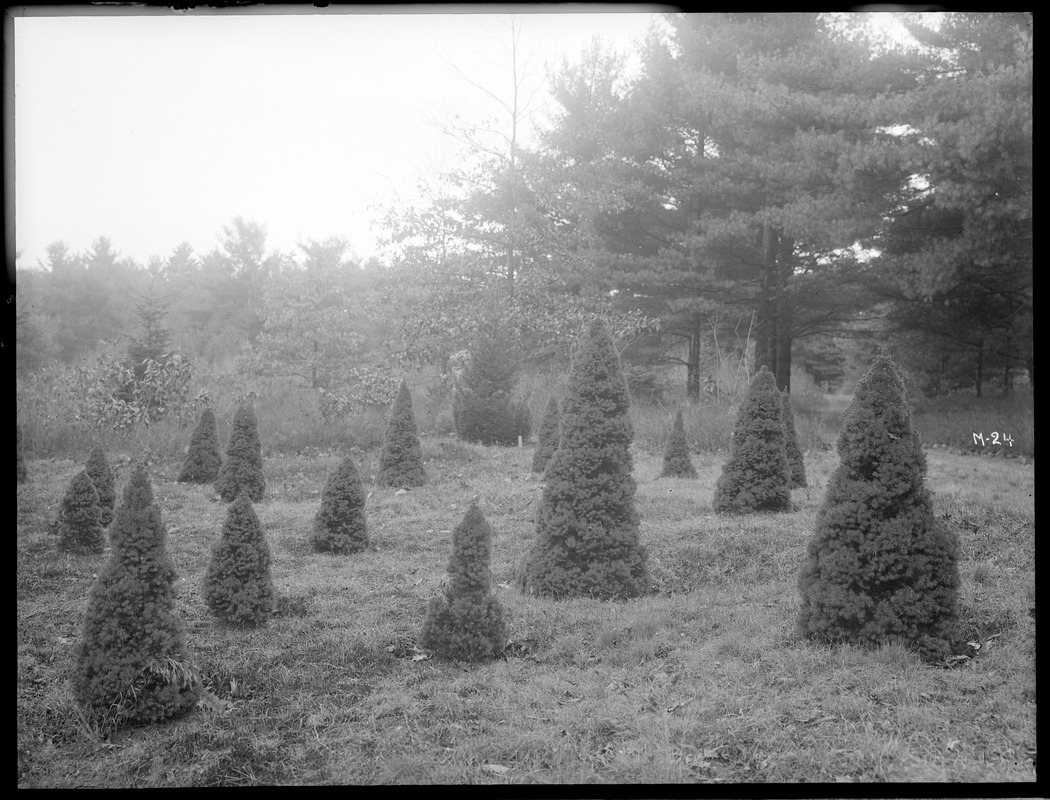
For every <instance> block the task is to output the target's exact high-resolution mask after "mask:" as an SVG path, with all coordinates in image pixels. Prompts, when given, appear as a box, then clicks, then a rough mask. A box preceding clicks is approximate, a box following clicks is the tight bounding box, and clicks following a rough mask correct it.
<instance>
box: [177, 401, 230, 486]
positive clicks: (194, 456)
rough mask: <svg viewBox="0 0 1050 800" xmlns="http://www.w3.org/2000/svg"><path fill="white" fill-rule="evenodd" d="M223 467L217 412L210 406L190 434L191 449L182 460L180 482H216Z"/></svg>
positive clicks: (203, 412)
mask: <svg viewBox="0 0 1050 800" xmlns="http://www.w3.org/2000/svg"><path fill="white" fill-rule="evenodd" d="M221 468H222V452H221V451H220V449H219V434H218V431H217V430H216V426H215V412H214V411H212V410H211V409H210V408H206V409H204V411H202V412H201V418H200V420H199V421H198V422H197V427H196V428H194V429H193V435H192V436H190V449H189V451H188V452H187V453H186V460H185V461H183V462H182V472H180V473H179V483H214V482H215V480H216V479H217V478H218V477H219V470H220V469H221Z"/></svg>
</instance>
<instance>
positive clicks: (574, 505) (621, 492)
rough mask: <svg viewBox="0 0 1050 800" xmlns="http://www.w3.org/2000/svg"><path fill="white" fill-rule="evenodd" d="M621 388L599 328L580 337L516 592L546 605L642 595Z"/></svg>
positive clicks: (644, 574) (616, 363) (608, 340)
mask: <svg viewBox="0 0 1050 800" xmlns="http://www.w3.org/2000/svg"><path fill="white" fill-rule="evenodd" d="M628 404H629V400H628V393H627V382H626V380H625V379H624V375H623V372H622V370H621V367H620V359H619V357H618V356H617V354H616V350H615V348H614V347H613V341H612V337H611V336H610V334H609V331H608V329H607V328H606V327H605V325H604V324H602V323H601V322H596V323H594V324H593V325H592V326H591V327H590V329H589V330H588V331H587V333H586V335H585V336H584V337H582V339H581V341H580V343H579V345H578V349H577V352H576V355H575V357H574V358H573V361H572V369H571V371H570V373H569V380H568V387H567V390H566V393H565V397H564V399H563V400H562V404H561V444H560V445H559V446H558V449H557V450H556V451H555V452H554V455H553V456H551V459H550V462H549V463H548V464H547V470H546V473H545V477H546V481H547V482H546V485H545V486H544V489H543V495H542V497H541V499H540V505H539V508H538V510H537V514H536V537H535V539H534V542H533V545H532V548H531V550H530V551H529V553H528V555H527V556H526V559H525V562H524V564H523V566H522V569H521V573H520V575H519V581H520V584H521V586H522V588H523V589H524V590H526V591H530V592H534V593H537V594H545V595H549V596H552V597H570V596H593V597H598V598H602V599H607V598H625V597H635V596H638V595H640V594H642V593H644V592H647V591H648V590H649V586H650V584H649V572H648V567H647V564H646V562H647V560H648V553H647V551H646V549H645V547H644V546H643V545H642V544H641V543H640V542H639V537H638V513H637V511H636V510H635V506H634V493H635V482H634V478H633V477H632V476H631V468H632V462H631V452H630V446H631V437H632V428H631V420H630V418H629V417H628V414H627V411H628Z"/></svg>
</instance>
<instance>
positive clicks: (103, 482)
mask: <svg viewBox="0 0 1050 800" xmlns="http://www.w3.org/2000/svg"><path fill="white" fill-rule="evenodd" d="M84 470H85V471H86V472H87V474H88V476H89V477H90V478H91V480H92V481H93V482H94V484H95V490H96V491H97V492H98V505H99V508H100V509H101V511H102V516H101V518H100V520H99V521H100V522H101V523H102V527H103V528H108V527H109V524H110V523H111V522H112V521H113V509H114V507H115V506H116V504H117V480H116V478H115V477H114V475H113V470H112V469H110V466H109V462H108V461H107V460H106V454H105V453H104V452H103V451H102V448H101V447H99V446H98V445H95V446H94V447H93V448H92V449H91V453H90V454H89V455H88V460H87V463H85V464H84Z"/></svg>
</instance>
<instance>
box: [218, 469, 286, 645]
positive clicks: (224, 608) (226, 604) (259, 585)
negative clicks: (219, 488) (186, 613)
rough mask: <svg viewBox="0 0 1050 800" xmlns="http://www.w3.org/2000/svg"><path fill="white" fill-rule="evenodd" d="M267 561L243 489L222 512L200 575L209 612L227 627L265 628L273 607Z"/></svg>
mask: <svg viewBox="0 0 1050 800" xmlns="http://www.w3.org/2000/svg"><path fill="white" fill-rule="evenodd" d="M270 562H271V558H270V545H269V544H268V543H267V542H266V535H265V533H264V532H263V528H262V524H261V523H260V522H259V517H258V516H257V515H256V513H255V509H253V508H252V503H251V500H250V499H249V497H248V491H247V489H243V490H241V493H240V494H239V495H237V498H236V499H235V500H234V501H233V503H231V504H230V507H229V509H228V510H227V512H226V521H225V522H224V523H223V526H222V535H221V537H220V539H219V541H218V542H217V543H216V544H215V547H214V548H213V549H212V552H211V560H210V561H209V562H208V571H207V573H206V574H205V576H204V582H203V585H202V594H203V596H204V602H205V603H206V604H207V606H208V608H210V609H211V611H212V613H213V614H215V616H217V617H218V618H219V619H221V620H223V621H225V622H227V623H229V624H231V625H243V626H247V627H256V626H259V625H265V624H266V622H267V621H268V620H269V619H270V615H271V614H272V613H273V605H274V588H273V578H272V577H271V575H270Z"/></svg>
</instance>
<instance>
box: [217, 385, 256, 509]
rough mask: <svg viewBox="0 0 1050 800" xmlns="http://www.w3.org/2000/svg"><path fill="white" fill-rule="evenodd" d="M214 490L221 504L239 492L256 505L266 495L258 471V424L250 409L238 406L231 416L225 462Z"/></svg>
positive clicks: (220, 469)
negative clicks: (231, 423) (244, 492)
mask: <svg viewBox="0 0 1050 800" xmlns="http://www.w3.org/2000/svg"><path fill="white" fill-rule="evenodd" d="M215 491H217V492H218V493H219V496H220V497H221V498H222V499H223V501H224V502H227V503H229V502H232V501H233V500H235V499H236V498H237V495H239V494H240V493H241V492H242V491H246V492H247V493H248V499H249V500H251V501H252V502H253V503H258V502H259V501H260V500H262V499H263V495H264V494H265V493H266V479H265V478H264V477H263V469H262V445H261V444H260V443H259V423H258V421H257V420H256V417H255V410H254V409H253V408H252V407H251V406H247V405H245V406H241V407H240V408H238V409H237V413H236V414H235V415H234V417H233V430H232V431H231V432H230V441H229V444H228V445H227V446H226V460H225V461H224V462H223V464H222V466H221V467H220V468H219V475H218V477H217V478H216V479H215Z"/></svg>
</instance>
